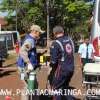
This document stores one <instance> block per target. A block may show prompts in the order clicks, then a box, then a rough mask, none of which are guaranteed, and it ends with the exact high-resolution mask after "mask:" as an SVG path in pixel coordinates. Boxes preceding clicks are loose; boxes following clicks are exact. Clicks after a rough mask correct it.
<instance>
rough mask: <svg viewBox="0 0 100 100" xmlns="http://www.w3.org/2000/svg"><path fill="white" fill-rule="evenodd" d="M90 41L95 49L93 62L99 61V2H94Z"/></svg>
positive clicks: (97, 0) (99, 0) (98, 0)
mask: <svg viewBox="0 0 100 100" xmlns="http://www.w3.org/2000/svg"><path fill="white" fill-rule="evenodd" d="M91 40H92V43H93V46H94V49H95V54H94V58H95V61H97V62H98V61H100V0H96V1H95V6H94V11H93V20H92V29H91Z"/></svg>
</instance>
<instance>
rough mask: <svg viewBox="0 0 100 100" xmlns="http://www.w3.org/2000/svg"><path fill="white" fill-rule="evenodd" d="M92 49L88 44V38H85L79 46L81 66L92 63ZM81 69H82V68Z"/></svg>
mask: <svg viewBox="0 0 100 100" xmlns="http://www.w3.org/2000/svg"><path fill="white" fill-rule="evenodd" d="M94 52H95V50H94V47H93V45H92V44H91V43H90V41H89V39H88V38H85V40H84V42H83V43H82V44H81V45H80V46H79V50H78V53H79V55H80V58H81V63H82V66H84V65H85V64H86V63H92V62H93V58H94ZM82 69H83V68H82Z"/></svg>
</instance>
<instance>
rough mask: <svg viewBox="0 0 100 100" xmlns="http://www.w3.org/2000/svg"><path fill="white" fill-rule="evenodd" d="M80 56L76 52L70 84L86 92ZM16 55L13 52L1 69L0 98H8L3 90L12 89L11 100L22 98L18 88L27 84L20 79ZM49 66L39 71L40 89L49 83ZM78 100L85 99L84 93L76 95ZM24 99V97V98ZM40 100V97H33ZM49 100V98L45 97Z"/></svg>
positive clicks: (0, 99) (1, 99)
mask: <svg viewBox="0 0 100 100" xmlns="http://www.w3.org/2000/svg"><path fill="white" fill-rule="evenodd" d="M79 61H80V60H79V57H78V55H77V54H75V73H74V76H73V78H72V80H71V82H70V86H71V87H72V88H74V89H77V90H78V89H80V91H81V92H82V93H83V92H84V87H82V72H81V66H80V62H79ZM15 63H16V56H15V54H13V53H12V54H11V55H10V56H9V58H8V60H6V62H5V63H4V65H3V68H4V69H3V70H1V71H0V100H6V99H5V98H6V97H7V94H2V93H1V91H9V90H10V91H12V93H11V96H10V97H11V100H21V96H20V93H17V94H16V92H18V90H20V89H23V88H24V87H25V84H24V82H23V81H21V80H20V76H19V73H18V70H17V67H16V64H15ZM48 70H49V68H48V67H46V66H43V67H42V68H41V70H39V72H38V73H37V79H38V84H39V89H45V88H46V83H47V75H48ZM75 98H76V100H83V96H82V95H75ZM44 99H45V97H44V96H41V99H40V100H44ZM23 100H24V99H23ZM33 100H38V99H33ZM45 100H47V99H45Z"/></svg>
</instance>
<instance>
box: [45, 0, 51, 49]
mask: <svg viewBox="0 0 100 100" xmlns="http://www.w3.org/2000/svg"><path fill="white" fill-rule="evenodd" d="M46 6H47V49H49V44H50V43H49V42H50V41H49V32H50V31H49V28H50V26H49V0H46Z"/></svg>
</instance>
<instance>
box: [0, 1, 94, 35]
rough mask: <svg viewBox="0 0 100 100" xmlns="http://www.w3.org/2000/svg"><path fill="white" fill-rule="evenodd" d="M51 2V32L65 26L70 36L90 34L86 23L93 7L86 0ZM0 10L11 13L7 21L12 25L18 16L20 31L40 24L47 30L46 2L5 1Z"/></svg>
mask: <svg viewBox="0 0 100 100" xmlns="http://www.w3.org/2000/svg"><path fill="white" fill-rule="evenodd" d="M8 1H9V2H8ZM49 1H50V4H49V15H50V30H51V32H52V28H53V27H54V26H55V25H59V24H60V25H62V26H64V28H65V31H66V33H69V34H71V33H76V32H77V33H78V32H79V33H80V32H81V33H87V32H88V30H87V29H88V28H87V23H86V22H87V20H88V18H89V16H90V10H91V8H92V6H91V5H88V4H86V3H85V2H84V0H49ZM0 9H2V10H3V11H4V10H5V9H7V11H8V12H9V14H8V15H9V16H7V19H8V20H9V24H11V25H12V23H15V22H14V21H16V14H17V21H18V23H17V24H18V25H17V26H18V30H22V29H23V30H25V31H27V29H29V26H30V25H31V24H32V23H36V24H39V25H40V26H42V27H43V28H44V29H45V30H46V16H47V7H46V0H31V1H30V0H3V1H2V3H1V5H0ZM14 11H16V12H17V13H15V15H14V16H11V14H12V13H13V12H14ZM11 20H12V21H11ZM10 22H12V23H10ZM12 26H13V25H12ZM13 28H14V27H13ZM73 35H75V34H73Z"/></svg>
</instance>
